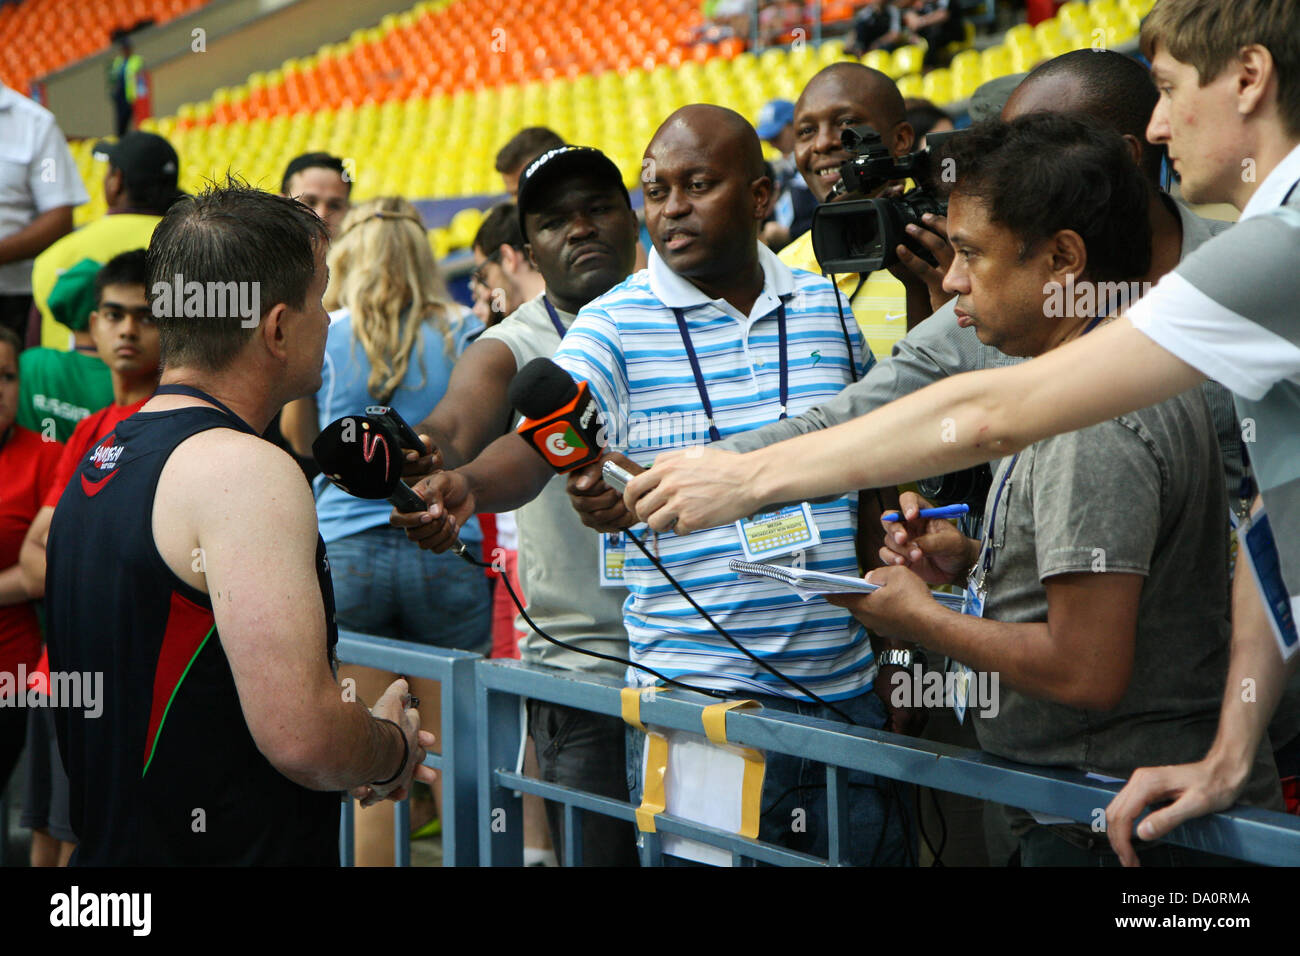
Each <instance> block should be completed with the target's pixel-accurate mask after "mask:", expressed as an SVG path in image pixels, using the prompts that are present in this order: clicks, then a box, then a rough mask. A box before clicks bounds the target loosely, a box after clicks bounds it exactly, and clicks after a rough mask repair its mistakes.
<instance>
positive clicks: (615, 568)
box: [600, 531, 627, 588]
mask: <svg viewBox="0 0 1300 956" xmlns="http://www.w3.org/2000/svg"><path fill="white" fill-rule="evenodd" d="M626 547H627V535H625V534H623V532H621V531H615V532H613V533H611V534H602V535H601V536H600V586H601V587H602V588H621V587H626V586H627V584H626V582H625V581H624V580H623V556H624V554H625V552H626Z"/></svg>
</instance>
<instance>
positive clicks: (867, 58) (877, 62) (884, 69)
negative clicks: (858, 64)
mask: <svg viewBox="0 0 1300 956" xmlns="http://www.w3.org/2000/svg"><path fill="white" fill-rule="evenodd" d="M862 62H863V64H864V65H866V66H869V67H871V68H872V69H873V70H879V71H880V72H881V73H883V74H885V75H886V76H888V77H889V78H890V79H893V78H894V76H895V74H894V58H893V57H892V56H890V55H889V53H888V52H886V51H885V50H871V51H869V52H867V53H866V54H865V55H864V56H863V57H862Z"/></svg>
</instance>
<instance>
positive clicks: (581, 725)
mask: <svg viewBox="0 0 1300 956" xmlns="http://www.w3.org/2000/svg"><path fill="white" fill-rule="evenodd" d="M624 726H626V725H625V724H624V723H623V721H622V720H620V719H619V718H618V717H607V716H606V715H604V714H593V713H590V712H588V711H585V710H577V709H575V708H573V707H565V706H563V705H562V704H551V703H547V702H546V701H543V700H530V701H529V702H528V732H529V734H531V735H532V738H533V742H534V743H535V744H536V745H537V766H538V768H539V769H540V770H541V775H542V779H543V780H545V781H547V782H548V783H560V784H564V785H565V786H567V787H577V788H578V789H580V790H587V791H589V792H591V793H596V794H599V795H600V796H602V797H613V798H615V799H618V800H622V799H623V798H624V797H625V796H626V793H625V792H624V780H623V765H624V763H625V759H624V756H623V727H624ZM546 822H547V824H548V826H549V827H550V831H551V845H552V846H553V847H554V848H555V853H556V856H558V857H560V858H561V859H563V853H564V849H563V847H564V813H563V810H562V808H561V806H560V804H558V803H553V802H552V801H550V800H547V801H546ZM582 865H583V866H638V865H639V861H638V859H637V854H636V829H635V828H634V827H633V826H632V824H630V823H627V822H625V821H623V820H616V819H614V818H613V817H607V816H603V815H602V814H599V813H587V814H583V819H582Z"/></svg>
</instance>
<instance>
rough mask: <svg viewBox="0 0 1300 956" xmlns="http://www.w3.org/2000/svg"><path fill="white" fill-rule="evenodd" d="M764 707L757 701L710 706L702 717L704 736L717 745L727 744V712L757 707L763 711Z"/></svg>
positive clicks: (726, 702) (741, 701)
mask: <svg viewBox="0 0 1300 956" xmlns="http://www.w3.org/2000/svg"><path fill="white" fill-rule="evenodd" d="M762 706H763V705H762V704H760V703H759V702H758V701H756V700H728V701H724V702H723V703H721V704H710V705H709V706H708V707H705V708H704V713H703V714H702V715H701V716H700V720H701V722H702V723H703V724H704V736H706V737H708V738H709V739H710V740H711V741H713V742H714V743H715V744H725V743H726V742H727V711H729V710H753V709H754V708H755V707H757V708H760V709H761V708H762Z"/></svg>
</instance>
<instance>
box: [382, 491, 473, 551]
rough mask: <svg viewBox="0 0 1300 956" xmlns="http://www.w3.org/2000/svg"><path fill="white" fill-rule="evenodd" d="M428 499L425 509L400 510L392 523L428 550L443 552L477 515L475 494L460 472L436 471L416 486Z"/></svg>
mask: <svg viewBox="0 0 1300 956" xmlns="http://www.w3.org/2000/svg"><path fill="white" fill-rule="evenodd" d="M414 491H415V493H416V494H417V495H419V496H420V497H421V498H423V499H424V500H425V502H426V503H427V504H428V506H429V507H428V508H427V509H426V510H424V511H409V512H404V511H398V510H397V509H396V508H394V509H393V513H392V514H391V515H389V516H388V523H389V524H391V525H392V526H393V527H395V528H402V529H404V530H405V531H406V536H407V537H408V538H410V539H411V540H412V541H414V542H415V543H416V544H418V545H419V546H420V547H421V548H423V549H424V550H426V551H432V552H434V553H435V554H441V553H442V552H444V551H446V550H447V549H448V548H450V547H452V545H454V544H455V543H456V538H457V536H458V535H459V534H460V529H461V528H463V527H465V522H467V521H468V520H469V519H470V517H471V516H472V515H473V514H474V506H475V501H474V493H473V492H472V491H471V490H470V487H469V482H468V481H467V480H466V478H465V476H464V475H462V474H461V473H460V472H459V471H436V472H434V473H433V474H432V475H429V476H428V477H427V478H424V479H422V480H421V481H420V482H419V483H418V484H417V485H415V487H414Z"/></svg>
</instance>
